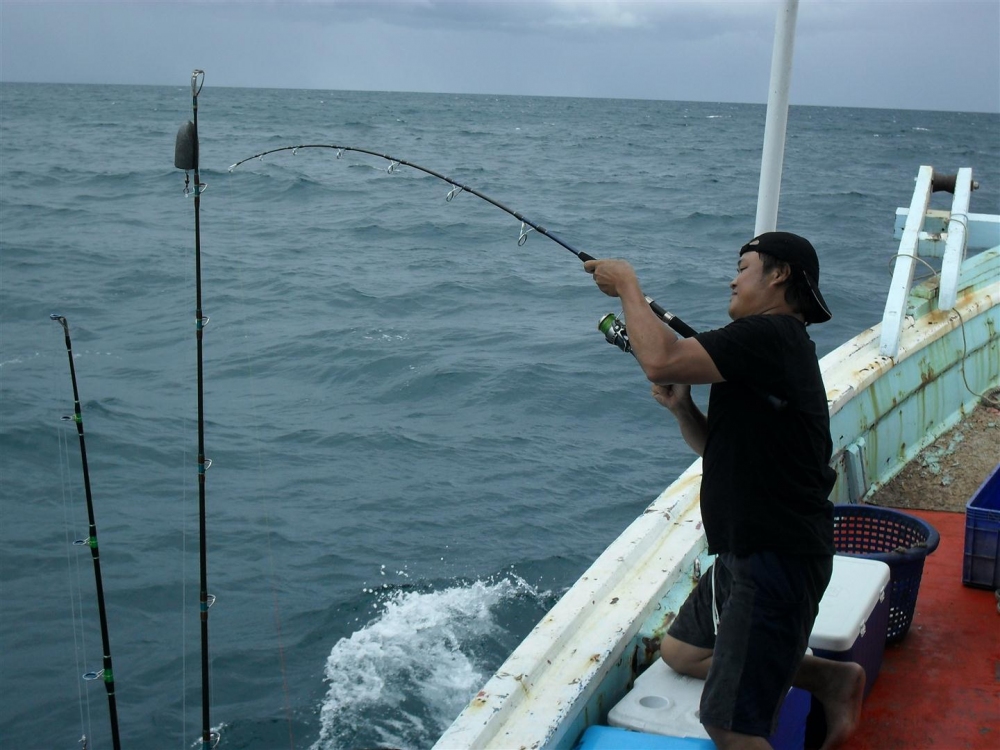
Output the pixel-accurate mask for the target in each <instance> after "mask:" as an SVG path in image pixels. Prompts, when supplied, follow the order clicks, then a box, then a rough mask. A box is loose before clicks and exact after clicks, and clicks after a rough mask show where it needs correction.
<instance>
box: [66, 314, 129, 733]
mask: <svg viewBox="0 0 1000 750" xmlns="http://www.w3.org/2000/svg"><path fill="white" fill-rule="evenodd" d="M49 318H51V319H52V320H54V321H56V322H57V323H59V325H61V326H62V329H63V334H64V336H65V340H66V353H67V355H68V357H69V374H70V379H71V380H72V381H73V415H72V416H70V417H63V419H65V420H67V421H69V420H72V421H73V422H74V423H75V424H76V431H77V435H78V436H79V438H80V460H81V462H82V464H83V488H84V493H85V495H86V499H87V522H88V536H87V538H86V539H80V540H77V541H76V542H74V544H76V545H79V546H84V545H86V546H88V547H90V554H91V558H92V560H93V562H94V581H95V585H96V588H97V612H98V616H99V618H100V623H101V645H102V646H103V648H104V658H103V660H102V668H101V670H100V671H98V672H87V673H85V674H84V675H83V679H84V680H98V679H103V681H104V687H105V689H106V690H107V693H108V712H109V714H110V719H111V742H112V746H113V747H114V749H115V750H121V739H120V737H119V734H118V702H117V700H116V698H115V677H114V671H113V669H112V664H111V637H110V635H109V633H108V613H107V609H106V607H105V604H104V580H103V577H102V576H101V555H100V550H99V547H98V544H97V521H96V519H95V516H94V498H93V495H92V493H91V489H90V468H89V466H88V464H87V442H86V439H85V437H84V433H83V410H82V408H81V406H80V390H79V388H78V387H77V382H76V366H75V364H74V362H73V342H72V341H71V340H70V335H69V321H67V320H66V318H65V317H63V316H62V315H56V314H54V313H53V314H52V315H50V316H49Z"/></svg>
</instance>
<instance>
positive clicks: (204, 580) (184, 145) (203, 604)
mask: <svg viewBox="0 0 1000 750" xmlns="http://www.w3.org/2000/svg"><path fill="white" fill-rule="evenodd" d="M204 85H205V71H203V70H197V69H196V70H194V71H193V72H192V73H191V111H192V119H191V120H189V121H188V122H186V123H184V124H183V125H181V127H180V129H179V130H178V131H177V140H176V142H175V144H174V166H175V167H177V169H183V170H184V194H185V195H193V196H194V279H195V313H194V320H195V339H196V341H197V349H198V365H197V368H198V538H199V570H200V592H199V611H200V616H201V724H202V728H201V746H202V748H203V750H207V748H210V747H213V746H214V744H216V743H218V741H219V735H218V733H214V732H212V727H211V723H210V721H209V708H210V705H211V701H210V695H209V688H210V685H211V681H210V675H209V662H208V610H209V608H210V607H211V606H212V604H214V603H215V597H214V596H211V595H210V594H209V593H208V544H207V527H206V521H205V516H206V514H205V472H206V470H207V469H208V468H209V467H210V466H211V465H212V461H211V459H206V458H205V388H204V376H203V356H202V333H203V331H204V329H205V326H206V325H207V324H208V318H207V317H205V316H204V315H203V314H202V310H201V213H200V212H201V194H202V193H203V192H204V191H205V187H206V186H205V185H204V184H203V183H202V182H201V176H200V174H199V171H198V95H199V94H200V93H201V87H202V86H204ZM188 171H193V172H194V187H193V188H190V187H189V185H188Z"/></svg>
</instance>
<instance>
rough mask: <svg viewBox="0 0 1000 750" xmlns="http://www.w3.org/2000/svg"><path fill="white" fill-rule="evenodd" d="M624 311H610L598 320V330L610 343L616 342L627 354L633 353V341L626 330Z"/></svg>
mask: <svg viewBox="0 0 1000 750" xmlns="http://www.w3.org/2000/svg"><path fill="white" fill-rule="evenodd" d="M623 314H624V313H618V314H617V315H615V314H614V313H608V314H607V315H605V316H604V317H603V318H601V319H600V320H599V321H598V322H597V330H598V331H600V332H601V333H603V334H604V338H605V339H607V341H608V343H609V344H614V345H615V346H617V347H618V348H619V349H621V350H622V351H623V352H625V353H626V354H633V352H632V343H631V342H630V341H629V340H628V331H627V330H625V321H624V319H623V318H622V315H623Z"/></svg>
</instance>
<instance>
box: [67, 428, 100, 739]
mask: <svg viewBox="0 0 1000 750" xmlns="http://www.w3.org/2000/svg"><path fill="white" fill-rule="evenodd" d="M58 443H59V477H60V480H61V481H60V486H61V488H62V505H63V535H64V536H65V538H66V587H67V589H68V591H69V616H70V622H71V623H72V627H73V655H74V658H75V665H76V672H75V673H76V674H82V673H83V669H84V667H83V665H84V664H86V663H87V653H86V651H87V643H86V638H85V637H84V634H83V625H82V621H83V600H82V597H80V598H79V602H80V615H79V617H77V601H78V595H79V592H80V591H81V590H82V586H81V585H80V578H81V577H80V558H79V556H76V555H73V554H72V548H73V541H72V540H73V533H72V528H73V521H72V518H71V514H70V505H71V503H72V500H73V497H72V495H73V493H72V490H69V489H68V487H69V486H70V485H69V443H68V441H67V439H66V433H65V432H64V431H63V430H59V431H58ZM67 495H68V496H67ZM74 573H75V574H76V579H75V580H76V583H75V585H74V575H73V574H74ZM81 649H82V651H83V656H82V657H81V655H80V651H81ZM75 683H76V693H77V705H78V707H79V709H80V731H81V739H80V742H81V743H84V746H86V740H87V732H88V731H90V728H91V727H92V726H93V724H92V722H91V718H90V692H89V691H84V689H83V681H82V680H75ZM85 713H86V717H84V714H85Z"/></svg>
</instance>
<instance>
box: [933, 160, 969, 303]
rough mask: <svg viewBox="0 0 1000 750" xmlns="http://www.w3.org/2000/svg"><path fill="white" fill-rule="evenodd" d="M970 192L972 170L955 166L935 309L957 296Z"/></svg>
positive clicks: (953, 301)
mask: <svg viewBox="0 0 1000 750" xmlns="http://www.w3.org/2000/svg"><path fill="white" fill-rule="evenodd" d="M971 195H972V170H971V169H969V168H968V167H964V168H962V169H960V170H958V177H957V178H956V179H955V198H954V200H952V203H951V217H950V218H949V219H948V240H947V241H946V242H945V246H944V259H943V260H942V261H941V283H940V284H939V287H938V309H939V310H950V309H951V308H953V307H954V306H955V301H956V300H957V299H958V275H959V272H960V271H961V270H962V261H963V260H965V247H966V238H967V236H968V228H969V199H970V197H971Z"/></svg>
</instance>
